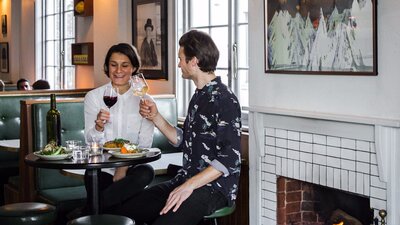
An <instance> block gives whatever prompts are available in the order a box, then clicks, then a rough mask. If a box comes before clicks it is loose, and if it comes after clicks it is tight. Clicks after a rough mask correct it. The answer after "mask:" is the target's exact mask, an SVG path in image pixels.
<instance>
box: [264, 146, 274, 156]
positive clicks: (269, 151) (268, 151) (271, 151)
mask: <svg viewBox="0 0 400 225" xmlns="http://www.w3.org/2000/svg"><path fill="white" fill-rule="evenodd" d="M275 149H276V148H275V146H265V150H266V154H268V155H275V154H276V150H275Z"/></svg>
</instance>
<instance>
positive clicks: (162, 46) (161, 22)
mask: <svg viewBox="0 0 400 225" xmlns="http://www.w3.org/2000/svg"><path fill="white" fill-rule="evenodd" d="M167 7H168V5H167V0H133V2H132V42H133V45H134V46H135V47H136V48H137V50H138V53H139V55H140V58H141V70H140V71H141V72H142V73H143V75H144V76H145V78H146V79H165V80H168V50H167V44H168V34H167V30H168V23H167Z"/></svg>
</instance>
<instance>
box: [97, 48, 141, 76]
mask: <svg viewBox="0 0 400 225" xmlns="http://www.w3.org/2000/svg"><path fill="white" fill-rule="evenodd" d="M113 53H121V54H124V55H126V56H127V57H128V58H129V61H131V64H132V66H133V67H135V68H136V70H135V71H133V73H132V75H133V74H136V73H137V72H138V70H139V68H140V56H139V54H138V52H137V50H136V48H135V47H134V46H133V45H130V44H127V43H119V44H117V45H113V46H111V48H110V49H109V50H108V52H107V55H106V58H105V60H104V66H103V67H104V73H105V74H106V75H107V77H110V75H109V72H110V71H109V69H108V64H109V63H110V58H111V55H112V54H113Z"/></svg>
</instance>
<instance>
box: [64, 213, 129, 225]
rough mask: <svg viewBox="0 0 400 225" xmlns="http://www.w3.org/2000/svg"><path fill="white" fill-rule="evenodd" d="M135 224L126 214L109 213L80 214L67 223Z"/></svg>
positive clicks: (68, 224)
mask: <svg viewBox="0 0 400 225" xmlns="http://www.w3.org/2000/svg"><path fill="white" fill-rule="evenodd" d="M110 224H112V225H135V221H133V220H132V219H130V218H128V217H126V216H117V215H110V214H102V215H90V216H82V217H79V218H76V219H73V220H71V221H69V222H68V223H67V225H110Z"/></svg>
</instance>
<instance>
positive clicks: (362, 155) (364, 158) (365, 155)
mask: <svg viewBox="0 0 400 225" xmlns="http://www.w3.org/2000/svg"><path fill="white" fill-rule="evenodd" d="M356 156H357V161H360V162H365V163H369V160H370V153H369V152H363V151H357V152H356Z"/></svg>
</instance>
